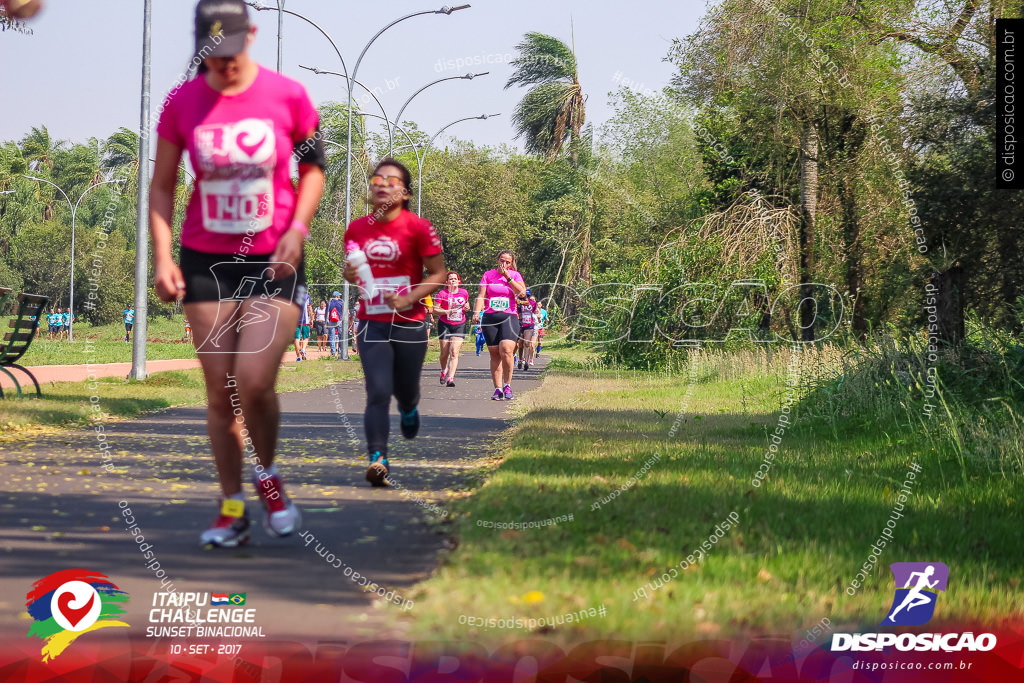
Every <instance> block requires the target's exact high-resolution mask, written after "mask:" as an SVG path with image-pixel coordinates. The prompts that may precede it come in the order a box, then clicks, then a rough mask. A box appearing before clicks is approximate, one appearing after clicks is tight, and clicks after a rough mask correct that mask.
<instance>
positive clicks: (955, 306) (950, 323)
mask: <svg viewBox="0 0 1024 683" xmlns="http://www.w3.org/2000/svg"><path fill="white" fill-rule="evenodd" d="M964 279H965V278H964V270H963V268H961V267H960V265H959V264H957V265H954V266H952V267H950V268H947V269H946V270H944V271H943V272H941V273H934V274H933V275H932V278H931V283H932V284H933V285H935V315H936V318H937V321H936V324H937V326H938V330H937V334H936V336H937V337H938V338H939V340H940V341H943V342H945V343H947V344H949V345H950V346H954V347H955V346H959V345H960V343H961V342H963V340H964Z"/></svg>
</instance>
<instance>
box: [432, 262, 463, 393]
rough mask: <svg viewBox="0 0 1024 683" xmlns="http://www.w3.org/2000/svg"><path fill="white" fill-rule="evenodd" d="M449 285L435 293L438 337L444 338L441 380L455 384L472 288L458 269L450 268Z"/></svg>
mask: <svg viewBox="0 0 1024 683" xmlns="http://www.w3.org/2000/svg"><path fill="white" fill-rule="evenodd" d="M447 283H448V286H447V287H442V288H441V289H440V290H438V292H437V294H436V295H435V296H434V311H435V312H436V313H437V314H438V315H437V338H438V340H439V341H440V342H441V357H440V363H441V384H442V385H444V386H448V387H454V386H455V372H456V370H458V369H459V353H460V352H461V351H462V342H463V341H465V339H466V311H468V310H469V292H467V291H466V290H465V289H463V288H462V287H461V286H460V285H461V284H462V279H461V278H460V277H459V274H458V273H456V272H455V271H454V270H450V271H448V280H447Z"/></svg>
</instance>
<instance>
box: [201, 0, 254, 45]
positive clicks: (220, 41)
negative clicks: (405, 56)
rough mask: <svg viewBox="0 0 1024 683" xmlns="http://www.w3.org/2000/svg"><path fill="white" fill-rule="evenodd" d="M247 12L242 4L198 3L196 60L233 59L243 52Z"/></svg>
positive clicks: (236, 0)
mask: <svg viewBox="0 0 1024 683" xmlns="http://www.w3.org/2000/svg"><path fill="white" fill-rule="evenodd" d="M248 34H249V11H248V9H247V8H246V6H245V3H244V2H242V0H199V4H197V5H196V56H197V57H201V58H203V59H205V58H206V57H233V56H234V55H237V54H239V53H240V52H242V51H243V50H245V37H246V36H247V35H248Z"/></svg>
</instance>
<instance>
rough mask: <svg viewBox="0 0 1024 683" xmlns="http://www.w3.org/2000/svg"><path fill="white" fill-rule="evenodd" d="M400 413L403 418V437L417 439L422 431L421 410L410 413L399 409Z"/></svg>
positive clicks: (414, 409) (413, 410) (416, 409)
mask: <svg viewBox="0 0 1024 683" xmlns="http://www.w3.org/2000/svg"><path fill="white" fill-rule="evenodd" d="M398 413H399V414H400V415H401V416H402V436H404V437H405V438H407V439H415V438H416V435H417V434H419V431H420V409H419V408H413V409H412V410H410V411H409V412H408V413H407V412H405V411H404V410H402V409H399V410H398Z"/></svg>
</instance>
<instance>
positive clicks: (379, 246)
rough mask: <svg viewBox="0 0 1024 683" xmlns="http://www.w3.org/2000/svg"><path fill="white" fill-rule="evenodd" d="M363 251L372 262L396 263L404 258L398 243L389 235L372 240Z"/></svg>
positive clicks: (364, 246)
mask: <svg viewBox="0 0 1024 683" xmlns="http://www.w3.org/2000/svg"><path fill="white" fill-rule="evenodd" d="M363 251H364V252H366V258H368V259H370V260H371V261H381V262H384V263H394V262H396V261H398V259H399V258H400V257H401V256H402V249H401V247H399V246H398V242H397V241H395V240H394V239H392V238H391V237H388V236H387V235H384V236H382V237H376V238H374V239H372V240H370V241H369V242H367V243H366V244H365V245H363Z"/></svg>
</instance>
